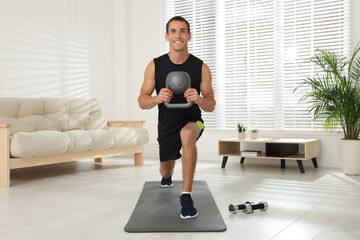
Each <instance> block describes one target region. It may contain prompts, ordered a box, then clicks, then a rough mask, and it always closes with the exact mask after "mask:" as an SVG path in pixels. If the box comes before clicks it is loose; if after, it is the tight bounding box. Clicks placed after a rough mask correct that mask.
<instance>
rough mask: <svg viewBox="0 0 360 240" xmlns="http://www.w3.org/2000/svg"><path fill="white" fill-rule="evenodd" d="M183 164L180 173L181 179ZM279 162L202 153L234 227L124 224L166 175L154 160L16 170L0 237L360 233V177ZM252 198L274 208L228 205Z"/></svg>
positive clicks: (0, 208)
mask: <svg viewBox="0 0 360 240" xmlns="http://www.w3.org/2000/svg"><path fill="white" fill-rule="evenodd" d="M289 162H290V161H289ZM177 164H178V165H177V166H176V169H175V174H174V177H173V178H174V179H175V180H181V164H180V162H178V163H177ZM279 165H280V164H279V163H278V162H276V161H269V163H266V164H263V163H262V164H259V163H252V162H250V161H248V162H245V164H244V165H243V166H240V164H239V159H236V158H231V157H230V158H229V160H228V163H227V166H226V168H225V169H221V167H220V166H221V158H219V162H214V161H201V160H200V161H199V162H198V166H197V170H196V175H195V179H197V180H206V181H207V183H208V186H209V188H210V190H211V192H212V194H213V196H214V199H215V201H216V203H217V205H218V208H219V210H220V212H221V214H222V216H223V218H224V221H225V223H226V225H227V230H226V231H225V232H220V233H176V234H174V233H137V234H136V233H126V232H124V230H123V229H124V226H125V225H126V223H127V221H128V219H129V217H130V215H131V213H132V211H133V209H134V206H135V204H136V202H137V200H138V197H139V194H140V192H141V190H142V187H143V185H144V182H145V181H154V180H160V177H159V171H158V168H159V167H158V162H157V160H155V159H145V165H143V166H134V165H133V160H132V159H131V158H107V159H104V161H103V162H102V163H94V161H92V160H84V161H78V162H73V163H64V164H57V165H52V166H44V167H36V168H28V169H19V170H14V171H12V175H11V185H12V187H11V188H0V239H1V240H11V239H21V240H22V239H26V240H31V239H46V240H49V239H51V240H53V239H87V240H89V239H151V240H161V239H164V240H165V239H166V240H168V239H171V240H177V239H181V240H183V239H192V240H193V239H216V240H223V239H254V240H255V239H256V240H262V239H286V240H289V239H291V240H294V239H301V240H304V239H305V240H306V239H319V240H320V239H324V240H325V239H339V240H351V239H360V227H359V226H360V225H359V223H360V176H358V177H349V176H345V175H344V174H343V173H342V172H341V169H336V168H321V167H320V168H318V169H314V168H313V167H312V166H311V164H309V165H306V166H305V174H301V173H300V172H299V170H298V167H297V165H296V162H290V163H289V164H288V163H287V166H286V167H287V168H286V169H280V166H279ZM179 194H180V193H179ZM245 201H254V202H258V201H267V202H268V204H269V209H268V211H267V212H259V211H257V212H255V213H253V214H250V215H245V214H242V213H239V214H236V215H235V214H230V213H229V212H228V206H229V204H231V203H239V204H240V203H244V202H245ZM195 204H197V205H199V204H201V203H197V202H195ZM179 210H180V207H179ZM199 214H201V212H200V213H199ZM187 221H189V220H187ZM190 221H191V220H190Z"/></svg>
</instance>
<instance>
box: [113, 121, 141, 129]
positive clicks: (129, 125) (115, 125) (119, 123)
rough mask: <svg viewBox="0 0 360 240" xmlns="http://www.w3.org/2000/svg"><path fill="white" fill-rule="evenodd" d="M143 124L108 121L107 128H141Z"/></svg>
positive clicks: (139, 122)
mask: <svg viewBox="0 0 360 240" xmlns="http://www.w3.org/2000/svg"><path fill="white" fill-rule="evenodd" d="M144 123H145V121H108V126H109V127H134V128H142V127H143V124H144Z"/></svg>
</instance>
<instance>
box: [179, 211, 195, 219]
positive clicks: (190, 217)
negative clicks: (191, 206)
mask: <svg viewBox="0 0 360 240" xmlns="http://www.w3.org/2000/svg"><path fill="white" fill-rule="evenodd" d="M198 215H199V213H198V212H197V213H196V214H195V215H194V216H185V217H184V216H183V215H182V214H181V213H180V217H181V218H182V219H192V218H196V217H197V216H198Z"/></svg>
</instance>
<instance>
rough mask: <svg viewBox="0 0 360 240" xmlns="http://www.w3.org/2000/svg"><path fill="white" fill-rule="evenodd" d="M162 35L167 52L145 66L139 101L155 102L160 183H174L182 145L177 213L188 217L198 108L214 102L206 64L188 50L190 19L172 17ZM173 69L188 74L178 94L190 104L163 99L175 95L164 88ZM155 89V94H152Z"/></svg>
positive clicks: (142, 103) (199, 125)
mask: <svg viewBox="0 0 360 240" xmlns="http://www.w3.org/2000/svg"><path fill="white" fill-rule="evenodd" d="M165 39H166V41H168V42H169V53H168V54H164V55H163V56H160V57H158V58H155V59H154V60H153V61H151V62H150V63H149V65H148V66H147V68H146V70H145V74H144V83H143V85H142V87H141V91H140V96H139V98H138V102H139V106H140V108H142V109H151V108H153V107H155V106H156V105H157V106H158V110H159V116H158V121H159V122H158V142H159V155H160V173H161V175H162V180H161V187H171V186H172V185H173V184H172V179H171V175H172V173H173V169H174V166H175V160H177V159H179V158H180V157H181V154H180V152H179V151H180V149H181V147H182V170H183V192H182V194H181V196H180V203H181V214H180V217H181V218H183V219H190V218H194V217H197V216H198V212H197V210H196V208H195V207H194V203H193V200H192V197H191V191H192V184H193V178H194V172H195V166H196V160H197V150H196V141H197V139H198V138H199V137H200V136H201V134H202V132H203V130H204V124H203V123H204V121H203V120H202V118H201V110H200V108H201V109H202V110H204V111H206V112H212V111H213V110H214V108H215V104H216V103H215V99H214V91H213V89H212V86H211V73H210V69H209V67H208V66H207V65H206V64H205V63H203V62H202V61H201V60H200V59H198V58H197V57H195V56H193V55H191V54H189V52H188V42H189V41H190V40H191V33H190V25H189V23H188V22H187V21H186V20H185V19H184V18H182V17H179V16H176V17H173V18H171V19H170V20H169V21H168V22H167V24H166V34H165ZM172 71H185V72H187V73H188V74H189V75H190V77H191V88H190V89H188V90H186V91H185V93H184V96H183V97H182V96H181V98H186V101H187V102H194V104H193V105H192V106H191V107H190V108H187V109H168V108H166V106H165V105H164V102H170V101H171V100H172V99H173V97H174V100H175V98H177V97H178V96H176V95H174V94H173V92H172V91H171V90H170V89H169V88H165V80H166V76H167V74H168V73H170V72H172ZM155 89H156V93H157V95H156V96H151V95H152V93H153V91H154V90H155ZM200 92H201V94H202V97H201V96H200V95H199V94H200ZM199 107H200V108H199Z"/></svg>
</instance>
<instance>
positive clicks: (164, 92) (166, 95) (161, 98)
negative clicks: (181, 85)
mask: <svg viewBox="0 0 360 240" xmlns="http://www.w3.org/2000/svg"><path fill="white" fill-rule="evenodd" d="M172 98H173V92H172V91H171V90H170V89H169V88H162V89H161V90H160V92H159V95H157V102H158V104H160V103H163V102H170V101H171V99H172Z"/></svg>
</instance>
